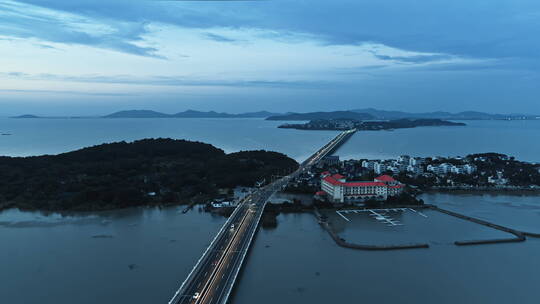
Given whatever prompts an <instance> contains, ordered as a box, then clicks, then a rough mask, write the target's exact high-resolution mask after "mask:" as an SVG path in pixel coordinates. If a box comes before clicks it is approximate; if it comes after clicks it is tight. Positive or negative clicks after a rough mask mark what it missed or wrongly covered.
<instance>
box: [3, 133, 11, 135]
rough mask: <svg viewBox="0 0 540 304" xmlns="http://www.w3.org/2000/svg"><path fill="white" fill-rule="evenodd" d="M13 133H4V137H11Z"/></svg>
mask: <svg viewBox="0 0 540 304" xmlns="http://www.w3.org/2000/svg"><path fill="white" fill-rule="evenodd" d="M9 135H11V133H2V136H9Z"/></svg>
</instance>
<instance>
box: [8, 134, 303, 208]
mask: <svg viewBox="0 0 540 304" xmlns="http://www.w3.org/2000/svg"><path fill="white" fill-rule="evenodd" d="M297 167H298V164H297V162H296V161H294V160H293V159H291V158H289V157H287V156H286V155H284V154H281V153H276V152H268V151H242V152H237V153H230V154H226V153H225V152H224V151H223V150H220V149H218V148H216V147H214V146H212V145H209V144H205V143H200V142H191V141H185V140H173V139H144V140H139V141H135V142H131V143H127V142H117V143H110V144H103V145H98V146H93V147H89V148H84V149H81V150H77V151H73V152H68V153H63V154H59V155H44V156H35V157H0V209H2V208H9V207H18V208H21V209H40V210H105V209H114V208H124V207H131V206H140V205H158V204H178V203H189V202H191V201H192V200H198V201H201V202H204V200H209V199H213V198H215V197H217V196H218V195H219V193H220V191H219V190H220V189H226V188H232V187H235V186H253V184H254V183H255V182H256V181H259V180H262V179H265V178H266V180H270V176H271V175H272V174H277V173H283V172H284V171H290V170H292V169H295V168H297Z"/></svg>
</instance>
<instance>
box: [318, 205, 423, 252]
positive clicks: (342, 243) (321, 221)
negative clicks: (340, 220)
mask: <svg viewBox="0 0 540 304" xmlns="http://www.w3.org/2000/svg"><path fill="white" fill-rule="evenodd" d="M313 213H314V215H315V217H317V220H318V221H319V224H320V225H321V226H322V227H323V228H324V229H325V230H326V231H327V232H328V234H330V236H331V237H332V239H334V241H335V242H336V244H338V245H339V246H341V247H345V248H351V249H359V250H372V251H375V250H399V249H417V248H429V244H425V243H421V244H392V245H367V244H353V243H349V242H347V241H345V240H344V239H343V238H341V237H340V236H339V235H338V234H337V233H336V232H335V231H334V229H332V227H331V225H330V223H328V222H327V221H326V220H325V219H324V218H323V216H322V215H321V214H320V213H319V211H318V210H317V209H315V210H314V211H313Z"/></svg>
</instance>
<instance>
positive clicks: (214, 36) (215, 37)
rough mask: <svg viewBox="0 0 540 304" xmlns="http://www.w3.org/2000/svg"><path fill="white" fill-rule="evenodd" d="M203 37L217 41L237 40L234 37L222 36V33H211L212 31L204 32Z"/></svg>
mask: <svg viewBox="0 0 540 304" xmlns="http://www.w3.org/2000/svg"><path fill="white" fill-rule="evenodd" d="M204 37H206V38H207V39H210V40H214V41H217V42H236V41H238V40H236V39H232V38H228V37H225V36H222V35H217V34H212V33H205V34H204Z"/></svg>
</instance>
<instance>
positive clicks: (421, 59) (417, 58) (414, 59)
mask: <svg viewBox="0 0 540 304" xmlns="http://www.w3.org/2000/svg"><path fill="white" fill-rule="evenodd" d="M374 56H375V57H376V58H378V59H381V60H389V61H397V62H401V63H426V62H434V61H441V60H449V59H453V58H454V57H453V56H450V55H444V54H440V55H414V56H389V55H377V54H374Z"/></svg>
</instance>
